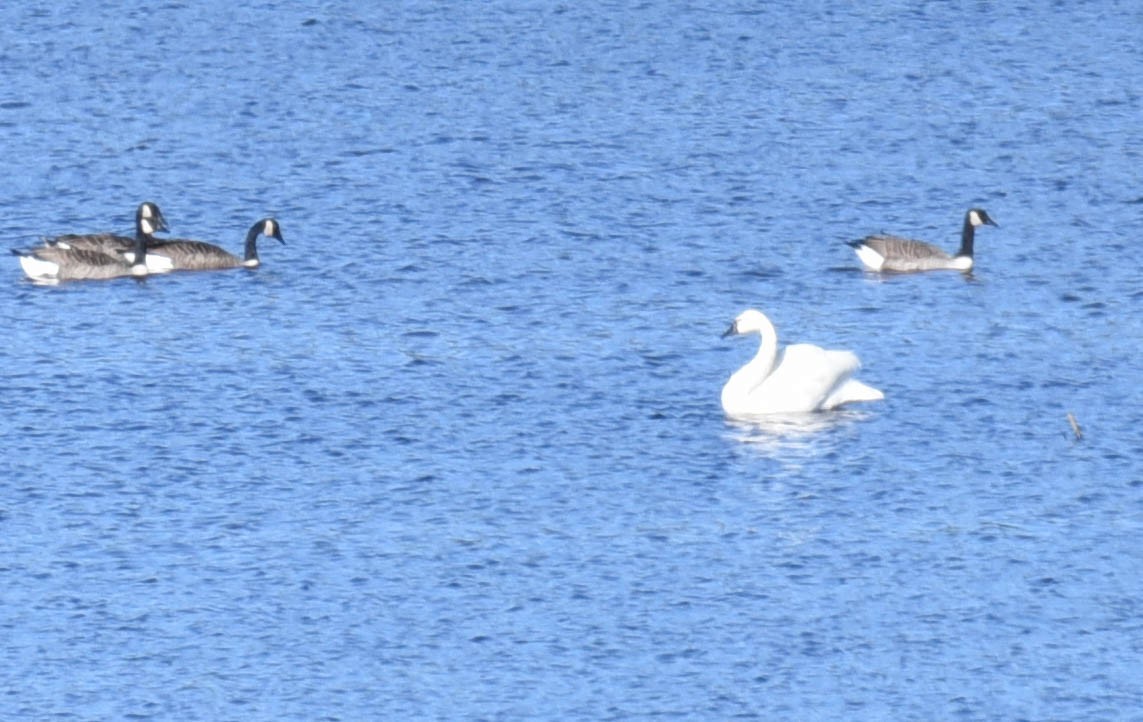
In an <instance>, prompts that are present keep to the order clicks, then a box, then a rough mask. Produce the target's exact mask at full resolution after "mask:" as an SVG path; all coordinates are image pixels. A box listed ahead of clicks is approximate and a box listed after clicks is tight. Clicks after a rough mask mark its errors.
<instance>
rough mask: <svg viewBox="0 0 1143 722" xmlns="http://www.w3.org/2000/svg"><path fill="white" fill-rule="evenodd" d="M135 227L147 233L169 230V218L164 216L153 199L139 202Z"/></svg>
mask: <svg viewBox="0 0 1143 722" xmlns="http://www.w3.org/2000/svg"><path fill="white" fill-rule="evenodd" d="M135 227H136V228H138V229H139V230H141V231H143V233H146V234H147V235H151V234H152V233H156V232H158V231H165V230H167V219H165V218H163V213H162V211H160V210H159V207H158V206H157V205H155V204H154V203H152V202H151V201H144V202H143V203H140V204H139V209H138V210H137V211H135Z"/></svg>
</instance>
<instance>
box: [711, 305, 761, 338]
mask: <svg viewBox="0 0 1143 722" xmlns="http://www.w3.org/2000/svg"><path fill="white" fill-rule="evenodd" d="M767 328H772V326H771V325H770V319H768V318H766V315H765V314H764V313H762V312H761V311H758V310H755V309H753V308H751V309H749V310H746V311H743V312H742V313H740V314H738V318H736V319H734V323H732V324H730V328H728V329H726V333H724V334H722V337H723V338H726V337H727V336H741V335H742V334H746V333H761V332H762V331H764V330H765V329H767Z"/></svg>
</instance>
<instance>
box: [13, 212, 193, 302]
mask: <svg viewBox="0 0 1143 722" xmlns="http://www.w3.org/2000/svg"><path fill="white" fill-rule="evenodd" d="M166 228H167V224H166V221H165V220H164V219H163V214H162V213H161V212H160V211H159V207H158V206H156V205H155V204H154V203H150V202H146V203H143V204H141V205H140V206H139V209H138V211H136V214H135V238H134V239H128V238H126V237H125V236H115V235H114V234H110V233H97V234H96V233H93V234H87V235H80V234H71V235H68V236H58V237H56V238H53V239H49V240H48V241H47V243H45V245H43V246H40V247H37V248H33V249H28V250H16V249H13V251H12V253H14V254H15V255H17V256H19V258H20V267H21V268H23V270H24V274H25V275H27V276H28V278H30V279H32V280H33V281H36V282H38V283H58V282H59V281H86V280H99V279H107V278H119V277H120V276H146V275H148V274H150V273H165V272H167V271H170V270H171V263H170V259H167V258H162V257H158V256H155V255H153V254H151V253H147V252H146V251H147V246H148V244H150V243H151V242H153V241H154V233H155V232H156V231H161V230H166ZM61 239H68V240H70V241H75V242H77V243H76V245H75V246H73V245H71V243H69V242H68V240H61ZM91 239H99V241H93V240H91ZM111 239H116V240H111ZM119 239H126V240H128V241H130V244H131V245H130V246H128V248H129V249H130V250H128V251H127V252H123V251H122V250H121V249H119V245H120V244H121V240H119ZM136 258H139V259H141V260H140V261H139V262H135V259H136Z"/></svg>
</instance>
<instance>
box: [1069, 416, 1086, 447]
mask: <svg viewBox="0 0 1143 722" xmlns="http://www.w3.org/2000/svg"><path fill="white" fill-rule="evenodd" d="M1068 423H1069V424H1071V425H1072V433H1073V434H1075V435H1076V441H1079V440H1080V439H1082V438H1083V429H1081V428H1080V425H1079V422H1078V421H1076V415H1075V414H1073V413H1072V412H1070V411H1069V412H1068Z"/></svg>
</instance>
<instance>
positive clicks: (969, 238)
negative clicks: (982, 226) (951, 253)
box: [956, 213, 976, 258]
mask: <svg viewBox="0 0 1143 722" xmlns="http://www.w3.org/2000/svg"><path fill="white" fill-rule="evenodd" d="M975 237H976V229H975V228H974V227H973V225H972V213H969V214H968V215H966V216H965V217H964V228H963V229H962V230H961V232H960V250H959V251H957V252H956V254H957V255H958V256H965V257H967V258H972V242H973V240H974V239H975Z"/></svg>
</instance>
